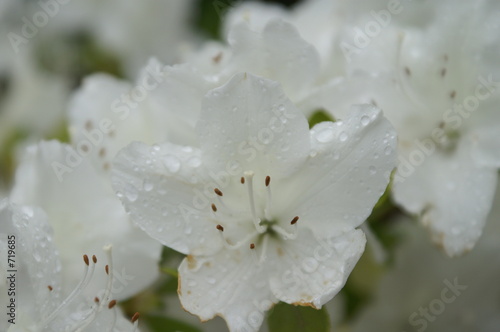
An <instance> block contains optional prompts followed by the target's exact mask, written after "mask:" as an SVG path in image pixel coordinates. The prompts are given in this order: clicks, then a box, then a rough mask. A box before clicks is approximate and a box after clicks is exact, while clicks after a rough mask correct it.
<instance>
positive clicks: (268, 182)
mask: <svg viewBox="0 0 500 332" xmlns="http://www.w3.org/2000/svg"><path fill="white" fill-rule="evenodd" d="M270 183H271V177H270V176H269V175H268V176H266V187H269V184H270Z"/></svg>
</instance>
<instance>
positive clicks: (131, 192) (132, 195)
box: [125, 184, 139, 202]
mask: <svg viewBox="0 0 500 332" xmlns="http://www.w3.org/2000/svg"><path fill="white" fill-rule="evenodd" d="M138 196H139V194H138V193H137V189H136V188H135V187H134V186H133V185H131V184H127V186H126V188H125V197H127V199H128V200H129V201H130V202H135V201H136V200H137V197H138Z"/></svg>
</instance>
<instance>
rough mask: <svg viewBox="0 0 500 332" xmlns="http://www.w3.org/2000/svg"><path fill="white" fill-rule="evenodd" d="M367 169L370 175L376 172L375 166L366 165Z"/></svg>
mask: <svg viewBox="0 0 500 332" xmlns="http://www.w3.org/2000/svg"><path fill="white" fill-rule="evenodd" d="M368 170H369V171H370V174H371V175H374V174H376V173H377V168H376V167H375V166H370V167H368Z"/></svg>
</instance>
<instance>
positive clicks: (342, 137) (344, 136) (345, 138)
mask: <svg viewBox="0 0 500 332" xmlns="http://www.w3.org/2000/svg"><path fill="white" fill-rule="evenodd" d="M339 139H340V141H341V142H345V141H347V134H346V133H345V132H341V133H340V135H339Z"/></svg>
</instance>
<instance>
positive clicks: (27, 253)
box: [0, 199, 137, 332]
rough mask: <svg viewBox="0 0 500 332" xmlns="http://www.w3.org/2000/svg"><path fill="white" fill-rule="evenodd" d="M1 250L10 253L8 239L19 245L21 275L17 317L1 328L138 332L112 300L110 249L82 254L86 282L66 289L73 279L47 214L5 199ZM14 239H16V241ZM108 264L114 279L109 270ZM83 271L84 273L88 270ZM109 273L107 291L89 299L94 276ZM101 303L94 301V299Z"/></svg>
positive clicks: (11, 331) (0, 208) (0, 209)
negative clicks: (66, 272)
mask: <svg viewBox="0 0 500 332" xmlns="http://www.w3.org/2000/svg"><path fill="white" fill-rule="evenodd" d="M0 224H1V226H2V227H1V229H2V231H1V232H0V233H1V235H2V236H1V238H0V246H1V248H2V252H7V248H8V245H9V242H8V241H9V240H8V237H7V236H9V237H10V239H11V245H12V241H14V243H15V252H16V258H15V270H17V272H16V296H15V298H16V316H15V320H14V321H13V322H14V323H15V324H10V323H9V322H8V321H7V319H2V320H1V321H0V328H1V330H2V331H7V332H51V331H68V332H69V331H82V332H83V331H88V332H90V331H105V330H106V331H113V332H125V331H131V332H132V331H137V323H135V324H131V323H130V322H127V320H126V319H125V317H124V316H123V315H122V313H121V312H120V311H119V309H117V307H115V306H114V304H113V298H112V297H111V289H112V287H113V282H112V279H113V278H112V270H113V269H112V261H111V260H112V258H111V257H109V255H111V252H110V250H111V249H110V248H108V249H106V250H107V251H108V257H106V255H104V254H103V253H104V251H103V250H102V249H101V250H99V251H98V252H96V255H97V256H99V259H98V258H97V256H86V261H85V260H82V256H80V258H79V260H78V262H79V265H80V273H81V280H80V282H74V280H70V282H71V287H74V289H73V291H71V292H68V291H65V290H63V287H62V282H63V281H68V280H65V279H64V274H61V263H60V261H59V251H58V250H57V249H56V246H55V244H54V242H53V233H52V229H51V227H50V225H49V223H48V221H47V215H46V214H45V213H44V212H43V210H41V209H40V208H34V207H28V206H21V205H16V204H12V203H10V202H9V201H8V200H7V199H3V200H1V201H0ZM12 239H14V240H12ZM106 264H109V266H110V267H111V268H110V269H111V271H110V272H109V275H107V274H106V272H105V266H106ZM0 266H1V267H2V269H1V272H0V275H1V276H2V281H1V283H0V290H1V291H2V292H1V294H0V300H1V301H0V302H1V303H2V306H3V307H4V308H5V307H7V301H9V302H10V300H9V298H8V297H7V287H6V284H5V281H6V280H9V279H7V277H8V276H10V274H9V273H8V272H6V271H7V270H9V269H10V268H9V267H8V266H7V261H6V260H5V259H3V260H1V263H0ZM83 271H84V272H83ZM108 271H109V269H108ZM95 275H106V276H107V279H108V282H107V285H106V287H105V288H103V289H100V290H99V292H96V293H94V296H91V297H87V296H85V295H84V294H83V292H84V290H85V288H86V287H87V286H88V285H89V284H92V282H93V280H92V279H93V276H95ZM96 296H97V297H99V301H95V297H96Z"/></svg>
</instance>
